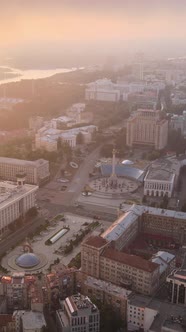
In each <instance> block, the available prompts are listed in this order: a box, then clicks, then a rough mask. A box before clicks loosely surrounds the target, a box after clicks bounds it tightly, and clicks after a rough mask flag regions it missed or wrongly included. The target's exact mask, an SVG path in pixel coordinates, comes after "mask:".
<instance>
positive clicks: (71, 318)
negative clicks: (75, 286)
mask: <svg viewBox="0 0 186 332" xmlns="http://www.w3.org/2000/svg"><path fill="white" fill-rule="evenodd" d="M56 325H57V331H58V332H90V331H92V332H99V331H100V314H99V310H98V308H97V307H96V306H95V305H94V304H93V303H92V302H91V300H90V299H89V298H88V297H87V296H84V295H81V294H77V295H72V296H70V297H67V298H66V299H65V301H63V302H62V309H60V310H57V312H56Z"/></svg>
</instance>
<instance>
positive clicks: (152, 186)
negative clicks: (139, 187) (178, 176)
mask: <svg viewBox="0 0 186 332" xmlns="http://www.w3.org/2000/svg"><path fill="white" fill-rule="evenodd" d="M174 182H175V174H174V173H172V172H169V171H168V170H165V169H150V170H149V171H148V172H147V174H146V176H145V178H144V195H145V196H157V197H164V196H167V197H169V198H170V197H171V196H172V193H173V190H174Z"/></svg>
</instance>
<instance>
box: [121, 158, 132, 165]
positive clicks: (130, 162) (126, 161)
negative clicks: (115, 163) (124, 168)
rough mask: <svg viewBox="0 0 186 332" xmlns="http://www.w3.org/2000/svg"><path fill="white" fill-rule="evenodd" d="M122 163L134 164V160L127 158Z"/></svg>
mask: <svg viewBox="0 0 186 332" xmlns="http://www.w3.org/2000/svg"><path fill="white" fill-rule="evenodd" d="M122 164H123V165H132V164H134V163H133V161H131V160H128V159H125V160H123V161H122Z"/></svg>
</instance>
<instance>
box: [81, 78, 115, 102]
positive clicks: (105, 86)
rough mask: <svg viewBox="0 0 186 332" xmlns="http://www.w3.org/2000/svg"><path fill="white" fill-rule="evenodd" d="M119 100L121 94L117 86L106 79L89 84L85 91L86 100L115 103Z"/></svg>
mask: <svg viewBox="0 0 186 332" xmlns="http://www.w3.org/2000/svg"><path fill="white" fill-rule="evenodd" d="M120 98H121V92H120V90H119V89H117V85H116V84H114V83H112V82H111V80H108V79H100V80H97V81H95V82H92V83H89V84H88V85H87V88H86V90H85V99H86V100H98V101H111V102H117V101H119V100H120Z"/></svg>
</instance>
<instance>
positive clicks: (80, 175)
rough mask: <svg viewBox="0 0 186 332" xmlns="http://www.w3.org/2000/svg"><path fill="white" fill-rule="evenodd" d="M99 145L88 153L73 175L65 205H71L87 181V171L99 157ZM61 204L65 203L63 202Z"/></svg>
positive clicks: (90, 169)
mask: <svg viewBox="0 0 186 332" xmlns="http://www.w3.org/2000/svg"><path fill="white" fill-rule="evenodd" d="M100 149H101V146H100V147H98V148H97V149H95V150H94V151H93V152H92V153H90V154H89V155H88V156H87V157H86V159H85V160H84V161H83V162H82V164H81V165H80V167H79V169H78V170H77V172H76V174H75V175H74V177H73V179H72V181H71V183H70V185H69V187H68V190H67V192H68V193H72V198H71V201H70V200H67V201H66V204H67V205H72V204H73V203H74V201H75V199H76V198H77V197H78V196H79V194H80V193H81V191H82V190H83V188H84V186H85V185H86V184H88V182H89V173H90V172H91V171H92V169H93V167H94V165H95V162H96V160H97V159H98V157H99V152H100ZM63 204H65V203H64V202H63Z"/></svg>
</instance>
